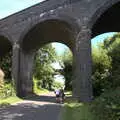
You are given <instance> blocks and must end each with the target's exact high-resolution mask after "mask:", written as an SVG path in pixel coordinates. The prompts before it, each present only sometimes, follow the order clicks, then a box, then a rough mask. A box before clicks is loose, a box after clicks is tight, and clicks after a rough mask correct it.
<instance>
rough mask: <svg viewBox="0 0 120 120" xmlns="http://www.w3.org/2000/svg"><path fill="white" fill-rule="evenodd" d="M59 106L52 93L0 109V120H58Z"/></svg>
mask: <svg viewBox="0 0 120 120" xmlns="http://www.w3.org/2000/svg"><path fill="white" fill-rule="evenodd" d="M61 108H62V105H61V104H56V103H55V97H54V94H53V93H51V92H50V93H48V94H44V95H41V96H35V97H33V98H31V99H29V100H24V101H22V102H19V103H16V104H13V105H11V106H9V107H7V108H0V120H60V110H61Z"/></svg>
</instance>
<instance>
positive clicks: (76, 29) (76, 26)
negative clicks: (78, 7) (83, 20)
mask: <svg viewBox="0 0 120 120" xmlns="http://www.w3.org/2000/svg"><path fill="white" fill-rule="evenodd" d="M48 20H57V21H61V22H62V21H63V22H66V23H67V24H68V25H69V26H70V27H71V29H72V31H71V32H73V31H74V34H77V33H78V32H79V31H80V28H79V23H77V21H76V19H74V18H71V17H68V16H67V17H66V16H64V15H49V17H48V16H45V17H44V16H43V17H41V18H40V19H39V20H37V22H36V20H34V19H33V20H32V21H30V23H29V24H28V26H27V27H26V28H25V29H24V30H23V32H22V33H21V36H20V38H19V44H21V43H22V41H23V39H24V36H25V35H26V34H27V33H28V32H29V31H30V30H31V29H32V28H34V27H35V26H36V25H38V24H39V23H43V22H44V21H48Z"/></svg>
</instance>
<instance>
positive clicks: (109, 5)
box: [89, 0, 120, 36]
mask: <svg viewBox="0 0 120 120" xmlns="http://www.w3.org/2000/svg"><path fill="white" fill-rule="evenodd" d="M117 6H120V1H119V0H111V1H109V0H107V1H106V2H105V3H104V4H102V5H101V6H100V7H99V8H98V9H97V10H96V11H95V13H94V14H93V15H92V17H91V19H90V21H89V26H90V28H91V29H92V31H93V27H94V26H95V24H96V23H97V22H98V21H99V20H100V19H102V18H103V16H105V14H107V13H108V11H109V10H111V11H112V9H114V10H115V7H116V9H117ZM114 13H115V12H114ZM111 15H114V16H115V14H112V13H111ZM119 18H120V17H119ZM109 21H110V20H109ZM104 32H114V29H113V31H110V29H108V30H105V31H103V33H104ZM115 32H116V31H115ZM99 34H100V33H99ZM93 36H95V35H93Z"/></svg>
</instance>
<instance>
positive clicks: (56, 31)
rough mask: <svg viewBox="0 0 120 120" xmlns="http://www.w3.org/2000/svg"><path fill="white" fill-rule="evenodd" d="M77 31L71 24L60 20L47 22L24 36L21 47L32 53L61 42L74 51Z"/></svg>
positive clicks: (36, 26)
mask: <svg viewBox="0 0 120 120" xmlns="http://www.w3.org/2000/svg"><path fill="white" fill-rule="evenodd" d="M75 34H76V31H75V30H73V28H72V27H71V26H70V24H69V23H67V22H65V21H61V20H58V19H50V20H45V21H43V22H40V23H38V24H36V25H35V26H34V27H32V28H31V29H30V30H29V32H28V33H27V34H26V35H25V36H24V38H23V39H22V42H21V47H22V49H23V50H24V51H31V50H34V49H38V48H39V47H41V46H43V45H44V44H47V43H49V42H61V43H63V44H66V45H67V46H68V47H70V49H71V50H73V46H74V43H75V42H74V39H75V38H74V36H75Z"/></svg>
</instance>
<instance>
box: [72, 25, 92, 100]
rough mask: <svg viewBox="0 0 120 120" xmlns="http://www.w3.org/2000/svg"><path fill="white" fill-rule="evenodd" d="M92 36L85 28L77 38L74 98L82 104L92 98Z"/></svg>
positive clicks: (84, 27)
mask: <svg viewBox="0 0 120 120" xmlns="http://www.w3.org/2000/svg"><path fill="white" fill-rule="evenodd" d="M90 36H91V32H90V30H89V29H88V28H87V27H86V26H83V27H82V29H81V31H80V33H79V34H78V35H77V37H76V46H75V49H74V80H73V96H74V97H77V99H78V100H80V101H82V102H89V101H91V98H92V83H91V67H92V65H91V61H92V57H91V40H90V39H91V37H90Z"/></svg>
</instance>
